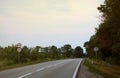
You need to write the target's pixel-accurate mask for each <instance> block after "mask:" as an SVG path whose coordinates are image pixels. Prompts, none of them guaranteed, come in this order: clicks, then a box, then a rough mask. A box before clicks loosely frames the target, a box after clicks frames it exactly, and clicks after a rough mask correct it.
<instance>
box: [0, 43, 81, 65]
mask: <svg viewBox="0 0 120 78" xmlns="http://www.w3.org/2000/svg"><path fill="white" fill-rule="evenodd" d="M41 49H44V51H41ZM82 56H83V49H82V48H81V47H80V46H77V47H76V48H75V49H73V48H72V47H71V45H69V44H67V45H64V46H63V47H61V48H57V47H56V46H51V47H44V48H42V47H40V46H36V47H35V48H28V47H27V46H23V47H22V51H21V52H20V53H18V52H17V47H16V45H12V46H8V47H0V66H2V65H9V64H17V63H18V62H19V61H20V62H21V63H24V62H30V61H36V60H44V59H47V60H49V59H63V58H80V57H82Z"/></svg>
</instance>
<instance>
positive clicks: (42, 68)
mask: <svg viewBox="0 0 120 78" xmlns="http://www.w3.org/2000/svg"><path fill="white" fill-rule="evenodd" d="M44 69H45V68H44V67H43V68H41V69H37V70H36V72H38V71H42V70H44Z"/></svg>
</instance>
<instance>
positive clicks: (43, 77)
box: [0, 59, 82, 78]
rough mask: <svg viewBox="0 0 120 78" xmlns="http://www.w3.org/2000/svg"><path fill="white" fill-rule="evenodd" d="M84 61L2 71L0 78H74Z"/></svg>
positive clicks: (36, 65) (52, 63)
mask: <svg viewBox="0 0 120 78" xmlns="http://www.w3.org/2000/svg"><path fill="white" fill-rule="evenodd" d="M81 60H82V59H67V60H58V61H51V62H45V63H40V64H35V65H30V66H25V67H20V68H15V69H10V70H4V71H0V78H73V76H74V75H75V72H76V68H77V67H78V65H79V64H80V63H81Z"/></svg>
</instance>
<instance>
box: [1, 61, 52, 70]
mask: <svg viewBox="0 0 120 78" xmlns="http://www.w3.org/2000/svg"><path fill="white" fill-rule="evenodd" d="M47 61H52V60H50V59H44V60H37V61H31V62H26V63H19V64H11V65H1V66H0V71H2V70H7V69H12V68H17V67H23V66H27V65H32V64H37V63H42V62H47ZM0 64H1V62H0Z"/></svg>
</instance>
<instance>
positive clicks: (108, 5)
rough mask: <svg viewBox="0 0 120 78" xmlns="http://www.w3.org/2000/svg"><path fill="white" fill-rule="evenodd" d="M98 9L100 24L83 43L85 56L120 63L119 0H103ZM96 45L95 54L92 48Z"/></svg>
mask: <svg viewBox="0 0 120 78" xmlns="http://www.w3.org/2000/svg"><path fill="white" fill-rule="evenodd" d="M98 10H99V11H100V12H101V13H102V16H101V24H100V25H99V27H98V28H96V33H95V34H94V35H93V36H91V38H90V40H89V41H87V42H85V44H84V47H85V48H86V51H87V56H88V57H90V58H95V57H96V56H97V59H101V60H104V61H106V62H109V63H111V64H119V65H120V13H119V12H120V0H105V2H104V4H103V5H101V6H100V7H98ZM96 46H97V47H99V51H98V52H97V55H96V52H94V50H93V48H94V47H96ZM98 56H99V57H98Z"/></svg>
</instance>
